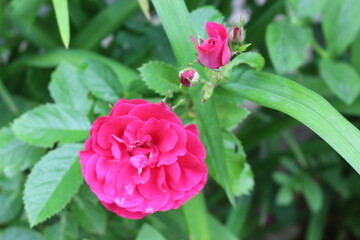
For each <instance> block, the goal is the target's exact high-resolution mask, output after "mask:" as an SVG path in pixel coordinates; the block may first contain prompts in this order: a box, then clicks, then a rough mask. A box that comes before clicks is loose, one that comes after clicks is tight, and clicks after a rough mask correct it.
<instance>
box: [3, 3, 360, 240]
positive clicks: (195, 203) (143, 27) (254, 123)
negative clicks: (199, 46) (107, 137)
mask: <svg viewBox="0 0 360 240" xmlns="http://www.w3.org/2000/svg"><path fill="white" fill-rule="evenodd" d="M151 2H152V3H153V5H151V4H150V3H151ZM138 3H140V4H138ZM147 4H149V6H148V5H147ZM204 4H206V5H207V6H204ZM0 5H1V6H0V35H1V40H0V65H1V69H0V113H1V114H0V115H1V117H0V206H1V211H0V225H1V226H0V239H5V240H6V239H11V240H12V239H32V240H33V239H34V240H37V239H48V240H68V239H69V240H75V239H94V240H95V239H106V240H107V239H109V240H112V239H114V240H115V239H125V240H127V239H141V240H142V239H169V240H177V239H184V240H187V239H211V240H217V239H229V240H235V239H244V240H248V239H251V240H258V239H267V238H271V237H272V238H275V239H278V238H286V239H287V238H289V239H290V236H288V235H287V229H289V228H296V229H301V231H300V233H299V234H298V235H297V236H294V238H296V239H303V238H304V239H305V238H306V239H358V238H360V232H359V227H358V226H359V224H360V217H359V214H358V213H359V211H360V208H359V205H358V202H359V201H360V194H359V191H358V189H359V188H360V185H359V184H360V181H359V174H358V173H359V172H360V163H359V158H358V156H359V153H360V148H359V146H360V133H359V126H360V125H359V117H360V97H359V91H360V86H359V81H360V80H359V74H360V54H359V53H360V23H359V21H358V17H357V14H358V12H359V11H360V5H359V2H358V1H357V0H332V1H331V0H316V1H313V0H277V1H265V3H264V5H261V4H258V2H256V1H244V3H243V6H242V8H243V9H246V12H248V13H249V18H247V20H248V22H247V23H246V25H245V26H244V27H245V30H246V42H242V43H241V44H240V46H241V47H240V49H238V50H237V51H238V52H234V53H233V55H232V58H231V61H230V62H229V63H228V64H227V65H226V66H224V67H222V68H220V69H218V70H216V69H215V70H209V69H207V68H206V67H204V66H202V65H201V64H200V63H198V62H194V60H196V58H197V57H196V50H195V48H194V45H193V43H192V41H191V40H190V36H194V37H195V38H197V36H198V35H200V36H201V37H203V38H207V34H206V29H205V24H206V22H207V21H213V22H217V23H223V24H225V26H226V27H227V30H228V31H229V33H230V30H231V27H233V26H238V25H239V21H240V18H239V16H234V17H232V16H230V10H231V7H232V5H231V1H230V0H224V1H218V0H206V1H202V0H191V1H181V0H179V1H173V0H153V1H147V0H146V1H142V0H141V1H140V0H139V1H126V0H117V1H103V0H85V1H78V0H75V1H66V0H52V1H45V0H27V1H21V0H11V1H6V0H5V1H4V0H3V1H0ZM139 6H142V8H143V9H145V13H146V14H148V15H147V18H148V19H147V18H145V16H144V13H142V12H141V11H140V7H139ZM187 9H191V10H192V12H191V13H189V12H188V10H187ZM245 17H246V16H245ZM159 19H160V21H159ZM224 20H226V21H227V22H224ZM70 28H71V33H70ZM59 32H60V34H59ZM70 34H71V43H70ZM69 44H70V49H64V47H63V46H64V45H65V46H68V45H69ZM233 50H234V49H233ZM175 58H176V59H175ZM175 60H176V61H175ZM265 60H266V62H265ZM185 67H193V68H195V69H196V70H197V71H198V73H199V74H200V76H201V78H202V82H200V83H199V86H195V87H190V88H180V87H179V78H178V72H179V70H181V69H184V68H185ZM251 68H253V69H251ZM263 69H265V70H263ZM264 71H266V72H264ZM139 72H140V73H139ZM267 72H270V73H273V72H277V73H279V74H283V75H284V76H279V75H275V74H270V73H267ZM204 82H205V83H204ZM205 84H206V88H207V91H208V92H207V94H208V97H210V98H209V99H208V101H206V102H202V99H203V94H204V90H203V87H204V85H205ZM169 90H170V91H171V93H169V92H168V91H169ZM210 93H211V94H210ZM210 95H211V96H210ZM164 96H165V97H166V100H165V101H166V103H167V104H168V105H169V106H170V107H172V108H173V109H174V111H175V112H176V113H177V114H178V116H179V117H180V118H181V120H182V121H183V123H184V124H188V123H194V122H195V123H197V125H198V128H199V130H200V137H201V139H202V141H203V143H204V145H205V147H206V150H207V153H206V163H207V166H208V169H209V176H208V182H207V185H206V187H205V189H204V190H203V191H202V192H201V193H200V195H198V196H197V197H195V198H193V199H191V200H189V202H187V203H186V204H185V205H183V206H182V207H181V208H179V209H178V210H171V211H167V212H157V213H154V214H150V215H148V216H147V217H145V218H144V219H142V220H128V219H124V218H121V217H119V216H117V215H116V214H114V213H111V212H109V211H107V210H106V208H104V207H103V206H102V205H101V203H100V202H99V200H98V199H97V198H96V197H95V196H94V194H93V193H92V192H91V190H90V189H89V187H88V186H87V185H86V184H84V185H83V186H82V187H81V188H80V189H79V191H78V188H79V187H80V184H81V183H82V176H81V171H80V166H81V165H80V164H79V159H78V157H77V156H78V152H79V151H80V150H81V149H83V141H84V140H85V139H86V138H87V137H88V135H89V130H90V126H91V124H90V122H92V121H94V120H95V119H96V118H97V117H99V116H103V115H107V114H108V113H109V111H110V110H111V105H113V104H114V103H115V102H116V101H117V100H118V99H120V98H123V97H124V98H126V99H134V98H141V99H145V100H148V101H151V102H159V101H161V100H162V99H163V98H164ZM325 99H326V100H325ZM330 104H331V105H330ZM267 107H268V108H267ZM269 108H271V109H269ZM273 109H276V110H278V111H273ZM286 114H287V115H286ZM342 115H343V116H342ZM292 117H293V118H295V119H297V120H295V119H293V118H292ZM302 124H304V125H305V126H306V127H304V126H303V125H302ZM307 127H309V128H310V129H311V130H312V131H314V132H312V131H311V130H309V129H308V128H307ZM316 134H318V135H316ZM319 136H320V137H321V138H322V139H324V140H325V141H323V140H322V139H321V138H320V137H319ZM75 142H77V143H75ZM328 144H329V145H328ZM332 148H333V149H332ZM334 150H335V151H334ZM45 153H47V154H46V155H45V156H43V155H44V154H45ZM338 153H339V154H340V155H339V154H338ZM344 159H345V160H346V161H347V162H348V163H350V164H348V163H347V162H346V161H344ZM351 167H353V168H351ZM354 169H355V171H354ZM255 183H256V184H255ZM22 200H23V201H22ZM229 200H230V203H229ZM29 223H30V224H29ZM29 225H30V226H31V227H33V226H35V225H36V227H35V228H33V229H30V226H29ZM295 232H296V231H295ZM295 234H296V233H295Z"/></svg>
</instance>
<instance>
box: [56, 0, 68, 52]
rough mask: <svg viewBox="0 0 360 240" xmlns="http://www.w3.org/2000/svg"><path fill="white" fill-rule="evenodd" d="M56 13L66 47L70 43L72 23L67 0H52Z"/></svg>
mask: <svg viewBox="0 0 360 240" xmlns="http://www.w3.org/2000/svg"><path fill="white" fill-rule="evenodd" d="M52 2H53V5H54V10H55V15H56V21H57V24H58V27H59V31H60V36H61V40H62V42H63V43H64V46H65V47H66V48H69V43H70V23H69V9H68V2H67V0H52Z"/></svg>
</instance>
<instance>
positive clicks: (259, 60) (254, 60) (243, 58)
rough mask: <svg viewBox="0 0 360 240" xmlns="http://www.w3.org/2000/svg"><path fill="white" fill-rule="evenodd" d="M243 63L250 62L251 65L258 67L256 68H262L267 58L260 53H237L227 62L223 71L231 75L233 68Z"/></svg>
mask: <svg viewBox="0 0 360 240" xmlns="http://www.w3.org/2000/svg"><path fill="white" fill-rule="evenodd" d="M241 63H245V64H248V65H249V66H250V67H253V68H256V70H261V69H262V68H263V67H264V65H265V60H264V58H263V56H261V55H260V54H259V53H256V52H245V53H241V54H239V55H237V56H236V57H235V58H234V59H232V60H231V61H230V62H229V63H228V64H226V65H225V66H224V67H223V68H222V69H221V71H223V72H224V74H225V75H227V76H230V73H231V71H232V69H233V68H234V67H236V66H237V65H239V64H241Z"/></svg>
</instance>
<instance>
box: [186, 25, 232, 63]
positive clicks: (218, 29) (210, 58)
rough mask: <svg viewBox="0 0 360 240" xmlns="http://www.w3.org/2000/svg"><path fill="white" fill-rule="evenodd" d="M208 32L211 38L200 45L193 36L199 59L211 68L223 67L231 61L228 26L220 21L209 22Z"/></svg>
mask: <svg viewBox="0 0 360 240" xmlns="http://www.w3.org/2000/svg"><path fill="white" fill-rule="evenodd" d="M206 32H207V34H208V35H209V37H210V38H208V39H206V40H205V41H203V42H202V43H201V45H200V46H198V45H197V44H196V41H195V39H194V37H193V36H191V39H192V41H193V43H194V45H195V47H196V50H197V53H198V58H199V61H200V63H201V64H202V65H204V66H205V67H208V68H211V69H215V68H219V67H222V66H224V65H225V64H227V63H228V62H229V60H230V57H231V52H230V48H229V46H228V38H229V37H228V33H227V31H226V28H225V27H224V26H223V25H221V24H218V23H214V22H207V23H206Z"/></svg>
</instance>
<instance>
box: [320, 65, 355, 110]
mask: <svg viewBox="0 0 360 240" xmlns="http://www.w3.org/2000/svg"><path fill="white" fill-rule="evenodd" d="M319 67H320V75H321V77H322V78H323V79H324V80H325V82H326V84H327V85H328V86H329V88H330V89H331V91H332V92H333V93H334V94H335V95H336V96H337V97H338V98H339V99H341V100H342V101H343V102H345V103H346V104H351V103H352V102H354V100H355V99H356V97H357V96H359V93H360V77H359V75H358V73H357V72H356V70H355V69H354V68H352V66H351V65H349V64H347V63H344V62H333V61H331V60H329V59H321V60H320V62H319Z"/></svg>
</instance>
